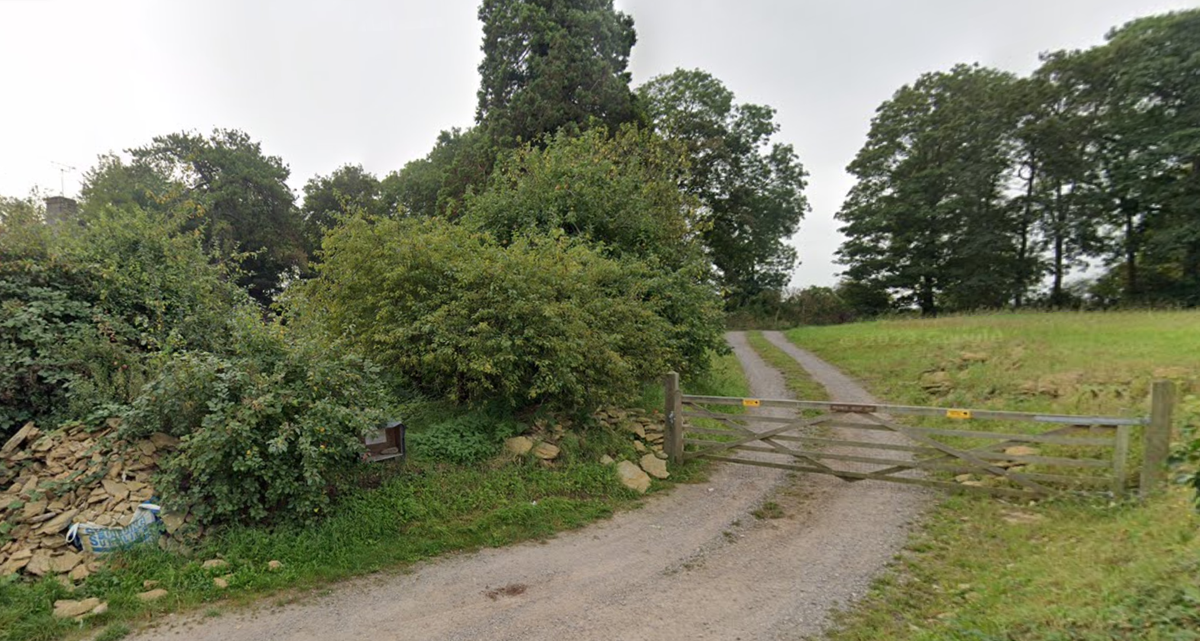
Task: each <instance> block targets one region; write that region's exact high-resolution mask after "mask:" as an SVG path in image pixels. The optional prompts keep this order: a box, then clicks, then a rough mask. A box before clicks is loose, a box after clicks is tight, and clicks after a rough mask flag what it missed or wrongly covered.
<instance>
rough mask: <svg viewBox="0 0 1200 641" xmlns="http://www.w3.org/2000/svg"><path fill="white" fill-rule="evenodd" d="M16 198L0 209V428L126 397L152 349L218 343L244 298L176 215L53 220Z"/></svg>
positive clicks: (143, 374) (131, 213)
mask: <svg viewBox="0 0 1200 641" xmlns="http://www.w3.org/2000/svg"><path fill="white" fill-rule="evenodd" d="M0 204H2V205H4V206H5V207H4V209H6V210H8V211H9V212H11V211H12V210H14V209H15V207H14V206H13V203H12V201H5V202H3V203H0ZM21 210H22V211H24V212H25V214H27V215H11V214H8V215H4V216H2V217H0V220H2V222H0V310H2V312H3V314H2V315H0V433H3V432H5V431H9V430H11V429H13V428H14V427H15V426H18V425H20V424H21V423H22V422H24V421H27V420H34V421H38V422H43V423H49V424H54V423H56V422H58V421H61V420H66V419H72V418H73V419H79V418H83V417H86V416H87V415H88V414H90V413H92V412H94V411H97V410H99V409H102V408H105V407H111V406H114V405H120V404H124V403H128V402H129V401H130V400H132V398H133V397H134V396H135V395H136V394H137V392H138V391H139V390H140V388H141V386H142V384H143V383H144V382H145V381H146V380H147V379H148V378H149V377H150V376H152V375H153V373H154V368H155V364H156V356H155V355H156V354H158V353H159V352H160V351H162V350H169V349H176V348H190V349H198V348H199V349H215V348H216V346H217V343H218V342H219V341H220V340H221V338H222V337H223V336H225V335H226V332H225V331H224V329H223V328H224V325H225V323H226V322H227V320H226V319H227V318H228V316H229V313H230V311H231V310H232V309H234V308H235V307H236V306H237V305H239V304H244V301H245V300H246V297H245V295H244V294H243V293H242V292H240V291H239V290H238V289H237V288H236V287H235V286H233V285H232V284H230V283H228V282H227V279H226V278H225V272H224V270H222V269H221V268H219V267H216V266H214V265H212V264H210V262H209V260H208V258H207V256H206V255H205V253H204V252H203V250H202V248H201V247H200V243H199V240H198V238H196V237H195V236H194V235H189V234H185V233H181V231H180V228H179V226H178V225H177V224H175V223H173V222H172V221H169V220H164V219H162V218H161V217H158V218H156V217H153V216H150V215H148V214H146V213H144V212H142V211H141V210H139V209H136V208H130V209H126V210H113V209H111V208H110V209H107V210H104V211H103V212H101V213H100V214H98V215H96V216H95V217H92V218H90V219H89V221H88V223H87V224H86V225H79V224H71V223H60V224H59V225H57V226H55V227H53V228H52V227H49V226H47V225H45V224H43V223H42V221H41V218H40V216H39V215H38V214H37V211H36V208H35V207H34V206H33V205H32V204H31V203H28V202H23V203H22V207H21Z"/></svg>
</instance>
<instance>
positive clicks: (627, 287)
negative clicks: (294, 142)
mask: <svg viewBox="0 0 1200 641" xmlns="http://www.w3.org/2000/svg"><path fill="white" fill-rule="evenodd" d="M323 247H324V249H323V254H324V263H323V264H322V265H320V266H319V274H320V278H318V279H315V280H312V281H309V282H307V283H303V284H301V285H300V286H299V287H298V288H297V289H298V290H299V291H298V292H296V296H294V298H293V301H292V302H293V303H294V306H295V313H294V315H295V317H296V318H297V322H298V323H300V324H303V323H305V322H308V321H312V320H313V319H318V318H319V319H320V321H321V322H323V323H324V324H325V328H326V329H327V330H328V331H329V332H331V333H332V335H334V336H335V337H337V338H344V339H345V340H346V341H348V342H350V343H353V344H355V345H357V347H358V348H359V349H360V350H361V352H362V353H364V354H370V355H371V356H372V358H373V359H375V360H377V362H379V363H380V364H382V365H384V366H385V367H388V368H390V369H391V370H392V371H393V372H395V373H396V374H398V375H399V376H400V377H401V379H402V381H403V382H405V383H407V384H408V385H410V386H412V387H414V388H417V389H420V390H422V391H424V392H426V393H428V394H430V395H431V396H434V397H449V398H451V399H453V400H455V401H460V402H464V401H465V402H473V403H482V402H492V401H496V402H499V403H500V404H501V405H504V406H506V407H508V408H517V407H526V406H530V405H539V404H547V405H550V406H553V407H557V408H561V409H579V408H586V407H591V406H595V405H596V404H599V403H600V402H617V401H621V400H625V399H629V398H632V397H635V396H636V395H637V393H638V391H639V389H640V383H641V382H644V381H648V380H651V379H657V378H658V377H659V376H661V375H662V373H663V372H665V371H667V370H668V369H671V368H684V367H685V366H686V365H688V363H687V362H686V361H685V358H686V357H685V355H684V353H683V352H682V350H681V349H680V347H681V345H680V344H681V343H683V342H684V341H685V340H687V336H686V334H681V333H679V332H677V330H676V329H675V328H674V327H673V326H672V324H671V322H670V321H669V320H668V319H667V318H665V317H664V316H663V315H660V314H659V313H658V312H659V311H660V310H667V309H670V308H671V306H678V307H679V308H681V309H684V308H686V306H687V305H689V304H694V303H690V302H688V301H684V300H680V298H681V297H683V296H686V292H680V293H679V294H678V295H677V296H676V295H674V294H671V293H669V292H666V291H664V290H666V289H669V287H668V286H669V284H670V283H668V282H662V283H657V282H655V281H654V279H652V278H648V277H647V276H648V274H647V269H648V268H647V267H646V266H645V265H644V264H643V263H641V262H639V261H636V260H633V259H615V258H609V257H605V256H603V255H601V254H600V253H599V252H598V251H596V250H595V249H592V248H590V247H588V246H586V245H584V244H583V243H582V242H581V241H578V240H573V239H569V238H566V237H564V236H563V235H562V234H561V233H550V234H545V235H533V234H531V235H529V236H523V237H520V238H518V239H516V240H515V241H514V242H513V243H512V244H510V245H507V246H502V245H500V244H499V243H497V242H496V241H495V240H494V239H493V238H492V237H491V236H490V235H488V234H486V233H482V232H474V231H471V230H468V229H465V228H463V227H461V226H456V225H453V224H451V223H447V222H445V221H442V220H439V219H433V220H425V221H413V220H404V221H397V220H365V219H356V220H351V221H348V222H347V223H346V224H345V225H343V226H342V227H339V228H337V229H335V230H333V231H332V232H330V234H328V235H327V236H326V237H325V242H324V246H323ZM711 342H712V341H708V343H707V344H711ZM705 345H706V344H704V343H702V345H701V346H700V349H704V347H705Z"/></svg>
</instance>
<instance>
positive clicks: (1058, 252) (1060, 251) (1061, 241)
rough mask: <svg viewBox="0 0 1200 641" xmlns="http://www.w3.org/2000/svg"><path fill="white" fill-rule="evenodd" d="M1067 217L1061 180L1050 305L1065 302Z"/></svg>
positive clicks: (1056, 200)
mask: <svg viewBox="0 0 1200 641" xmlns="http://www.w3.org/2000/svg"><path fill="white" fill-rule="evenodd" d="M1065 218H1066V217H1065V216H1064V215H1063V210H1062V183H1061V182H1059V183H1057V184H1055V186H1054V284H1053V285H1052V286H1051V289H1050V306H1051V307H1061V306H1062V303H1063V288H1062V284H1063V271H1064V270H1065V267H1064V265H1063V262H1064V254H1065V253H1066V239H1065V238H1064V237H1065V236H1066V231H1065V230H1064V229H1063V227H1065V226H1066V223H1065V221H1064V219H1065Z"/></svg>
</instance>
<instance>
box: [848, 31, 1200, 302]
mask: <svg viewBox="0 0 1200 641" xmlns="http://www.w3.org/2000/svg"><path fill="white" fill-rule="evenodd" d="M1198 34H1200V10H1192V11H1185V12H1177V13H1170V14H1164V15H1159V16H1150V17H1146V18H1140V19H1137V20H1134V21H1132V22H1130V23H1129V24H1126V25H1124V26H1122V27H1120V28H1118V29H1114V30H1113V31H1111V32H1110V33H1109V34H1108V36H1107V38H1106V42H1105V43H1104V44H1102V45H1099V46H1096V47H1093V48H1091V49H1087V50H1084V51H1057V52H1051V53H1049V54H1046V55H1044V56H1043V59H1042V65H1041V67H1040V68H1039V69H1037V70H1036V71H1035V72H1034V73H1033V74H1032V75H1031V76H1030V77H1028V78H1020V79H1018V78H1015V77H1013V76H1011V75H1010V74H1005V73H1001V72H997V71H993V70H989V69H984V68H981V67H978V66H970V67H969V66H965V65H959V66H957V67H955V68H953V69H951V70H950V71H947V72H938V73H930V74H925V75H923V76H921V78H919V79H918V80H917V81H916V82H915V83H913V84H911V85H905V86H904V87H902V88H901V89H900V90H899V91H897V92H896V94H895V95H894V96H893V97H892V98H891V99H890V100H888V101H887V102H885V103H884V104H883V105H881V106H880V107H879V109H878V111H877V113H876V116H875V119H874V120H873V122H872V126H871V131H870V133H869V135H868V138H867V142H866V144H865V145H864V147H863V148H862V150H860V151H859V153H858V155H857V157H856V158H855V160H854V162H853V163H851V165H850V167H849V171H850V172H851V173H852V174H854V175H855V177H856V178H858V183H857V184H856V185H855V186H854V188H853V189H852V190H851V192H850V194H849V196H848V197H847V199H846V201H845V203H844V204H843V206H842V209H841V211H840V212H839V214H838V217H839V219H840V220H841V221H842V222H843V223H844V226H843V227H842V231H843V233H845V234H846V236H847V239H846V241H845V243H844V244H843V245H842V247H841V249H840V250H839V256H840V260H841V261H842V263H843V264H845V265H846V266H847V270H846V275H847V276H848V277H849V278H850V279H851V280H853V281H859V282H862V283H864V284H870V285H871V286H873V287H881V288H883V289H886V290H889V291H890V292H891V293H892V294H894V295H895V296H896V297H897V300H898V301H899V302H900V304H902V305H903V304H915V305H916V306H917V307H919V308H920V309H921V310H922V311H924V312H925V313H936V312H938V311H940V310H943V309H950V310H962V309H978V308H995V307H1002V306H1006V305H1015V306H1021V305H1023V304H1026V303H1027V302H1028V301H1029V300H1030V297H1031V295H1033V298H1034V299H1035V300H1036V294H1037V292H1038V291H1039V290H1042V289H1043V287H1042V284H1043V278H1044V277H1045V276H1047V275H1048V276H1049V282H1048V293H1047V294H1046V295H1045V297H1044V298H1043V299H1042V300H1044V302H1045V303H1047V304H1049V305H1053V306H1059V305H1065V304H1077V303H1080V302H1082V301H1080V300H1079V299H1078V292H1079V291H1080V288H1078V287H1068V286H1067V284H1066V282H1065V281H1066V279H1067V277H1068V276H1069V275H1070V274H1071V273H1072V270H1078V269H1079V268H1082V267H1087V266H1089V265H1096V264H1100V265H1102V266H1103V267H1105V268H1106V269H1107V273H1106V274H1104V275H1103V277H1102V278H1099V279H1097V280H1096V289H1095V292H1094V298H1095V299H1096V301H1097V302H1098V303H1101V304H1111V303H1112V302H1119V303H1129V304H1144V303H1171V304H1183V305H1196V304H1200V222H1197V221H1200V170H1198V169H1197V167H1198V166H1200V128H1198V127H1197V126H1196V123H1197V122H1200V107H1198V106H1197V105H1198V104H1200V83H1197V82H1196V77H1197V74H1198V73H1200V35H1198ZM1076 273H1078V272H1076ZM1114 287H1115V289H1114ZM1085 289H1086V288H1085ZM1102 291H1103V292H1105V293H1101V292H1102ZM1110 291H1111V292H1115V295H1114V294H1111V293H1108V292H1110ZM1073 292H1075V293H1073ZM1084 293H1085V295H1086V291H1085V292H1084Z"/></svg>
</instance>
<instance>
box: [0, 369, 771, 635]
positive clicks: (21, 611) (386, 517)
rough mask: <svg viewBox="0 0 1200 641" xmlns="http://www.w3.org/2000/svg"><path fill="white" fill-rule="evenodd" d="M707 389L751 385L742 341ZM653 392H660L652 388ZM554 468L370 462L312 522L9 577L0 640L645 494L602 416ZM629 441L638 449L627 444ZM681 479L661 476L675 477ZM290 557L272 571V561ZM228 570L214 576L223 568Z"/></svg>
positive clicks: (326, 571)
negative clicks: (622, 472)
mask: <svg viewBox="0 0 1200 641" xmlns="http://www.w3.org/2000/svg"><path fill="white" fill-rule="evenodd" d="M687 384H688V385H689V386H691V388H693V389H698V390H704V392H703V393H706V394H719V395H728V396H744V395H745V394H746V393H747V386H746V380H745V377H744V375H743V374H742V370H741V367H740V366H739V365H738V363H737V359H736V358H735V357H733V356H732V355H725V356H721V357H717V358H716V360H715V361H714V367H713V370H712V372H711V373H710V374H709V375H707V376H705V377H704V378H702V379H700V380H692V381H688V382H687ZM655 394H657V401H655ZM643 400H644V402H645V403H646V404H647V405H648V406H650V407H651V408H661V407H662V391H661V389H658V391H657V392H656V391H655V388H654V387H650V388H648V389H647V395H646V398H645V399H643ZM560 446H561V447H562V449H563V455H562V456H561V457H560V460H559V461H558V463H557V464H556V466H555V467H553V468H548V467H545V466H543V465H541V464H539V462H537V461H535V460H529V459H527V460H512V459H510V458H507V457H505V456H503V455H500V456H497V457H496V458H494V459H492V460H489V461H485V462H484V463H480V464H477V465H449V464H444V463H440V462H438V461H431V460H427V459H422V457H421V456H420V453H419V452H413V453H412V454H413V458H412V460H409V461H407V462H405V463H403V464H402V465H396V466H391V465H388V464H384V465H383V466H381V467H380V468H377V469H376V471H375V472H374V473H372V474H368V475H364V477H363V478H362V482H361V489H360V490H358V491H356V492H354V493H352V494H351V495H348V496H345V497H342V498H341V499H340V500H339V502H338V505H337V508H336V510H335V512H334V514H333V515H332V516H330V517H328V518H326V519H324V520H322V521H320V522H318V523H316V524H315V525H311V526H303V527H302V526H281V527H277V528H274V529H267V528H232V529H227V530H225V531H223V532H221V533H219V534H218V535H216V536H212V537H210V538H208V539H207V540H206V541H205V542H204V543H203V544H202V545H201V546H200V547H199V548H197V549H196V550H194V551H193V554H192V555H191V556H190V557H185V556H180V555H176V554H168V553H166V552H162V551H159V550H158V549H157V548H153V549H141V550H134V551H131V552H129V553H125V554H123V555H121V556H119V557H114V558H113V559H112V560H111V562H110V565H109V567H108V568H107V569H105V570H104V571H102V572H100V573H97V574H94V575H92V576H91V577H89V578H88V579H87V580H86V581H85V582H84V583H83V584H82V585H81V586H79V587H77V588H76V589H75V591H74V593H69V592H68V590H67V589H66V588H65V587H64V586H63V585H62V584H60V583H59V582H58V581H56V580H54V579H49V578H47V579H46V580H43V581H40V582H25V581H20V580H16V579H15V577H11V578H8V579H0V641H26V640H40V639H58V638H62V637H64V636H68V635H72V634H78V633H84V632H88V631H92V632H94V631H96V630H99V629H101V628H103V629H102V630H101V631H100V637H99V638H103V639H108V640H112V639H118V638H121V637H122V636H124V635H125V634H127V633H128V632H129V630H130V626H131V624H134V625H136V624H137V623H138V622H142V621H149V620H151V619H152V618H157V617H159V616H161V615H162V614H163V613H165V612H171V611H177V610H186V609H194V608H197V607H204V608H206V609H207V611H208V612H210V613H212V614H214V615H219V614H220V613H221V611H222V609H223V608H225V607H228V606H230V605H236V604H239V603H244V602H248V601H252V600H255V599H260V598H262V597H264V596H268V595H275V596H274V597H273V600H274V601H286V600H288V599H290V598H294V597H295V595H298V594H301V593H302V592H303V591H305V590H311V589H314V588H319V587H321V586H325V585H328V584H329V583H331V582H333V581H337V580H340V579H345V578H349V577H353V576H360V575H363V574H369V573H374V572H391V571H399V570H402V569H403V568H405V567H407V566H409V565H411V564H412V563H413V562H415V561H419V560H422V559H428V558H430V557H435V556H438V555H440V554H445V553H448V552H457V551H464V550H474V549H478V548H483V547H496V546H502V545H508V544H511V543H515V542H518V541H523V540H528V539H538V538H545V537H548V536H550V535H553V534H554V533H556V532H559V531H563V530H568V529H573V528H578V527H581V526H583V525H586V524H588V523H591V522H594V521H596V520H598V519H602V518H606V517H608V516H609V515H611V514H612V513H613V512H614V511H616V510H621V509H628V508H631V507H634V506H636V505H638V504H639V498H638V495H637V494H635V493H634V492H632V491H631V490H627V489H626V488H624V487H623V486H621V485H620V484H619V483H618V482H617V480H616V475H615V473H614V472H613V468H612V467H611V466H607V465H603V464H601V463H599V462H598V460H599V458H600V456H602V455H603V454H606V453H607V454H613V455H617V454H622V453H625V454H627V455H628V456H629V457H632V456H634V450H633V446H632V441H631V440H630V439H629V437H628V435H627V434H624V433H618V432H615V431H613V430H607V429H602V428H593V429H587V430H578V431H573V432H571V433H568V435H567V436H565V437H564V438H563V440H562V441H561V442H560ZM626 450H628V451H627V452H626ZM704 469H705V468H704V465H703V464H702V463H697V464H689V465H687V466H685V467H683V468H681V469H673V470H672V471H671V472H672V474H671V476H672V479H673V482H687V481H688V480H689V479H696V478H699V477H702V476H703V474H704ZM671 484H672V482H656V487H658V488H662V487H669V486H670V485H671ZM216 557H220V558H223V559H225V560H227V561H228V562H229V566H228V567H225V568H221V569H213V570H208V569H204V568H203V567H201V562H203V561H204V560H207V559H212V558H216ZM272 560H275V561H280V562H281V564H282V567H281V568H280V569H279V570H277V571H270V569H269V568H268V562H269V561H272ZM217 576H226V578H227V580H228V583H229V587H228V588H227V589H218V588H217V587H216V586H215V585H214V583H213V578H215V577H217ZM145 581H155V582H157V586H156V587H161V588H164V589H166V590H168V591H169V594H168V596H167V597H165V598H163V599H161V600H159V601H156V602H154V603H152V604H147V603H142V602H141V601H139V600H138V599H137V594H138V593H139V592H142V591H144V590H145V589H146V588H145V587H144V585H143V583H144V582H145ZM87 597H98V598H100V599H101V600H104V601H107V602H108V604H109V611H108V613H106V614H103V615H100V616H97V617H94V618H93V619H90V620H89V621H88V622H87V623H85V624H83V625H81V624H79V623H76V622H75V621H73V620H71V619H65V620H64V619H55V618H54V617H53V616H52V614H51V613H52V610H53V604H54V601H55V600H56V599H83V598H87Z"/></svg>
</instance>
